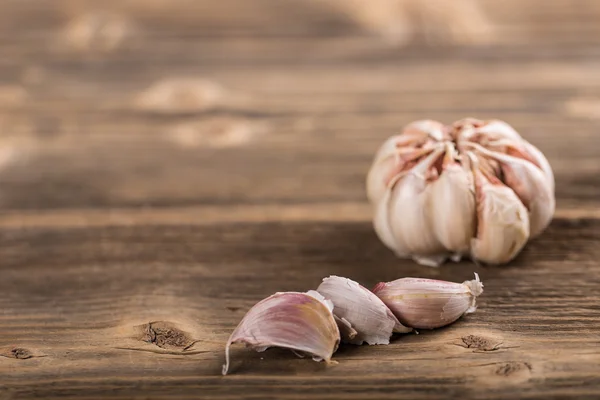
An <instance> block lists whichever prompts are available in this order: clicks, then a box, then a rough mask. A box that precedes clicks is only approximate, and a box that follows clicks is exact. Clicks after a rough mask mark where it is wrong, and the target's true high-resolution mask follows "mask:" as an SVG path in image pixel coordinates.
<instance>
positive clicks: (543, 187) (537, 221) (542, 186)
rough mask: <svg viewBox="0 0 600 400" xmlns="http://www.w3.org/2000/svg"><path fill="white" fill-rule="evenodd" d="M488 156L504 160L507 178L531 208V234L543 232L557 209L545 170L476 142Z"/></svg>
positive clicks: (517, 193) (477, 147)
mask: <svg viewBox="0 0 600 400" xmlns="http://www.w3.org/2000/svg"><path fill="white" fill-rule="evenodd" d="M473 147H474V148H476V151H477V152H478V153H480V154H483V155H484V156H486V157H487V158H492V159H495V160H497V161H498V162H500V164H501V168H502V172H503V178H504V179H503V180H504V182H505V183H506V185H507V186H508V187H510V188H511V189H512V190H513V191H514V192H515V193H516V195H517V196H518V197H519V199H520V200H521V202H522V203H523V205H524V206H525V207H526V208H527V210H529V231H530V234H529V236H530V237H532V238H533V237H535V236H537V235H539V234H540V233H541V232H542V231H543V230H544V229H546V227H548V225H549V224H550V221H551V220H552V217H553V216H554V210H555V200H554V193H553V187H552V184H551V182H550V181H549V180H548V179H547V177H546V175H545V174H544V172H543V171H542V170H541V169H540V168H538V167H537V166H535V165H534V164H532V163H531V162H529V161H525V160H523V159H520V158H516V157H512V156H509V155H505V154H502V153H498V152H494V151H490V150H487V149H485V148H483V147H481V146H476V145H473Z"/></svg>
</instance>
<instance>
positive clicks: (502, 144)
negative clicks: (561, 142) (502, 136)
mask: <svg viewBox="0 0 600 400" xmlns="http://www.w3.org/2000/svg"><path fill="white" fill-rule="evenodd" d="M485 147H486V148H487V149H489V150H493V151H498V152H500V153H505V154H506V155H509V156H512V157H516V158H521V159H523V160H526V161H530V162H532V163H533V164H534V165H535V166H537V167H538V168H540V169H541V170H542V172H543V173H544V175H545V177H546V179H547V180H548V183H549V184H550V189H551V191H552V193H554V186H555V182H554V173H553V172H552V167H551V166H550V163H549V162H548V159H547V158H546V157H545V156H544V154H543V153H542V152H541V151H540V150H539V149H538V148H537V147H535V146H534V145H532V144H531V143H529V142H527V141H526V140H522V141H520V142H515V141H512V140H498V141H493V142H490V143H488V145H487V146H485Z"/></svg>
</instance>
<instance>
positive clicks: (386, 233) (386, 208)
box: [373, 188, 409, 258]
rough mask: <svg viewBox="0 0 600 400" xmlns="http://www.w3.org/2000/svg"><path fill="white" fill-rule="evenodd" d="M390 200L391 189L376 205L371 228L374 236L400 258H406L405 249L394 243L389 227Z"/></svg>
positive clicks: (407, 254) (406, 252) (394, 239)
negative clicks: (373, 230)
mask: <svg viewBox="0 0 600 400" xmlns="http://www.w3.org/2000/svg"><path fill="white" fill-rule="evenodd" d="M391 198H392V191H391V189H389V188H388V189H387V190H386V191H385V193H384V196H383V198H382V199H381V200H380V201H379V202H378V203H377V206H376V209H375V217H374V219H373V227H374V229H375V234H376V235H377V237H378V238H379V240H381V242H382V243H383V244H384V245H385V246H386V247H387V248H388V249H390V250H392V251H393V252H394V254H396V256H398V257H400V258H404V257H408V256H409V253H408V250H407V249H406V248H405V247H402V246H401V244H399V243H398V242H397V241H396V238H395V237H394V234H393V232H392V227H391V225H390V200H391Z"/></svg>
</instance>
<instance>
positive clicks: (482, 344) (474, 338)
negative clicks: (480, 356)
mask: <svg viewBox="0 0 600 400" xmlns="http://www.w3.org/2000/svg"><path fill="white" fill-rule="evenodd" d="M461 340H462V343H463V345H462V346H463V347H465V348H468V349H475V351H494V350H498V349H499V348H500V346H501V345H502V342H501V341H498V340H495V339H491V338H486V337H484V336H478V335H467V336H463V337H462V338H461Z"/></svg>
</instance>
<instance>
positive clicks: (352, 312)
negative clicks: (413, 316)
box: [317, 275, 412, 345]
mask: <svg viewBox="0 0 600 400" xmlns="http://www.w3.org/2000/svg"><path fill="white" fill-rule="evenodd" d="M317 292H319V293H320V294H322V295H323V297H325V298H326V299H328V300H331V301H332V302H333V304H334V308H333V313H334V315H335V316H336V317H337V318H338V319H341V320H345V321H347V322H349V323H350V325H351V327H352V328H353V329H354V330H355V331H356V333H357V334H356V336H354V337H344V335H343V334H342V340H343V341H344V342H346V343H351V344H357V345H360V344H362V343H363V342H366V343H368V344H370V345H376V344H389V343H390V337H391V336H392V333H394V332H401V333H406V332H410V331H412V329H411V328H407V327H405V326H403V325H402V324H401V323H400V322H399V321H398V319H397V318H396V317H395V316H394V314H392V312H391V311H390V310H389V309H388V308H387V306H386V305H385V304H383V302H382V301H381V300H380V299H379V298H378V297H377V296H375V295H374V294H373V293H371V291H370V290H368V289H366V288H365V287H363V286H361V285H359V284H358V283H357V282H355V281H353V280H351V279H348V278H343V277H339V276H335V275H332V276H330V277H328V278H325V279H323V282H322V283H321V285H319V287H318V288H317Z"/></svg>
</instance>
